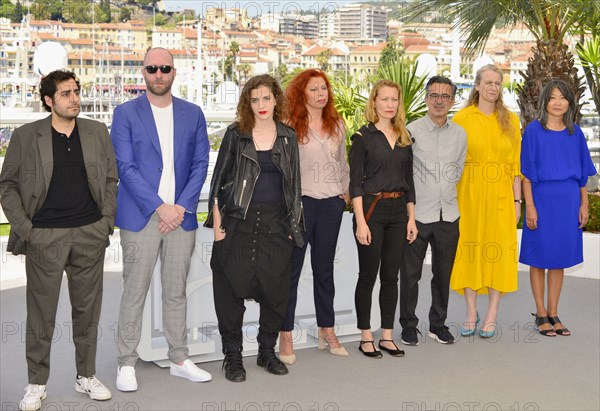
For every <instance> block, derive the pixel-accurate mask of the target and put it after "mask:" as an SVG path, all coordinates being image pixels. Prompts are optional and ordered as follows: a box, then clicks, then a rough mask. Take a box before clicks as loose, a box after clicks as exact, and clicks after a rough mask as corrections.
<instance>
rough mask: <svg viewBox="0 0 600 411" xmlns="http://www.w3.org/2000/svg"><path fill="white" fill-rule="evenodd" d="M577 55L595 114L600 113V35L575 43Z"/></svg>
mask: <svg viewBox="0 0 600 411" xmlns="http://www.w3.org/2000/svg"><path fill="white" fill-rule="evenodd" d="M577 55H578V56H579V60H580V61H581V65H582V66H583V72H584V73H585V78H586V80H587V83H588V87H589V88H590V92H591V93H592V99H593V101H594V105H595V106H596V112H598V113H600V35H595V36H593V37H592V38H590V39H588V40H587V41H585V42H583V43H581V42H580V43H577Z"/></svg>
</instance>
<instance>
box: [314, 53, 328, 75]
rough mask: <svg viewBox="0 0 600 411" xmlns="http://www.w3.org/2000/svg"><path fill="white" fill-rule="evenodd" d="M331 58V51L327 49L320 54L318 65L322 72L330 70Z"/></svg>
mask: <svg viewBox="0 0 600 411" xmlns="http://www.w3.org/2000/svg"><path fill="white" fill-rule="evenodd" d="M330 57H331V49H325V50H323V51H321V52H320V53H319V55H318V56H317V59H316V60H317V63H318V64H319V68H320V69H321V71H325V72H326V71H328V70H329V66H330V64H329V58H330Z"/></svg>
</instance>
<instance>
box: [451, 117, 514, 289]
mask: <svg viewBox="0 0 600 411" xmlns="http://www.w3.org/2000/svg"><path fill="white" fill-rule="evenodd" d="M510 114H511V124H512V126H513V127H512V128H513V132H512V133H510V135H508V134H505V133H503V132H502V130H501V129H500V124H499V123H498V116H497V115H496V113H493V114H491V115H489V116H488V115H486V114H484V113H482V112H481V111H480V110H479V109H478V108H477V106H475V105H471V106H469V107H466V108H464V109H462V110H460V111H459V112H457V113H456V115H455V116H454V118H453V119H452V121H454V122H455V123H457V124H459V125H461V126H462V127H463V128H464V129H465V130H466V132H467V157H466V161H465V169H464V172H463V175H462V178H461V180H460V181H459V183H458V186H457V191H458V209H459V211H460V222H459V229H460V238H459V242H458V248H457V251H456V259H455V261H454V268H453V270H452V276H451V278H450V288H451V289H452V290H454V291H456V292H458V293H460V294H463V293H464V288H466V287H469V288H471V289H473V290H476V291H478V293H481V294H487V292H488V288H489V287H491V288H493V289H495V290H497V291H500V292H503V293H508V292H513V291H516V290H517V262H518V257H519V256H518V252H519V247H518V244H517V228H516V225H517V222H516V215H515V202H514V199H515V198H514V193H513V181H514V177H515V175H520V172H519V170H520V168H519V157H520V153H521V132H520V124H519V118H518V117H517V115H516V114H514V113H510Z"/></svg>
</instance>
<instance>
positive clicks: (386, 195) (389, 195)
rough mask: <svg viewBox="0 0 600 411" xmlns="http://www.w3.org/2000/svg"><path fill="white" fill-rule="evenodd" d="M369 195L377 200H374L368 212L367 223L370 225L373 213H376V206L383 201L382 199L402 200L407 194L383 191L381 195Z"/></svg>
mask: <svg viewBox="0 0 600 411" xmlns="http://www.w3.org/2000/svg"><path fill="white" fill-rule="evenodd" d="M368 194H369V195H372V196H375V198H374V199H373V202H372V203H371V207H369V211H367V214H366V215H365V221H366V222H367V223H368V222H369V218H371V214H373V211H375V206H376V205H377V202H378V201H379V200H381V199H382V198H400V197H402V196H403V195H404V194H405V193H404V191H382V192H380V193H374V194H371V193H368Z"/></svg>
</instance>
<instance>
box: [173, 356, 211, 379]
mask: <svg viewBox="0 0 600 411" xmlns="http://www.w3.org/2000/svg"><path fill="white" fill-rule="evenodd" d="M171 375H174V376H175V377H183V378H187V379H188V380H190V381H192V382H206V381H210V380H212V375H210V374H209V373H207V372H206V371H204V370H203V369H200V368H198V367H196V364H194V363H193V362H192V360H189V359H188V360H185V361H184V362H183V365H177V364H174V363H171Z"/></svg>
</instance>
